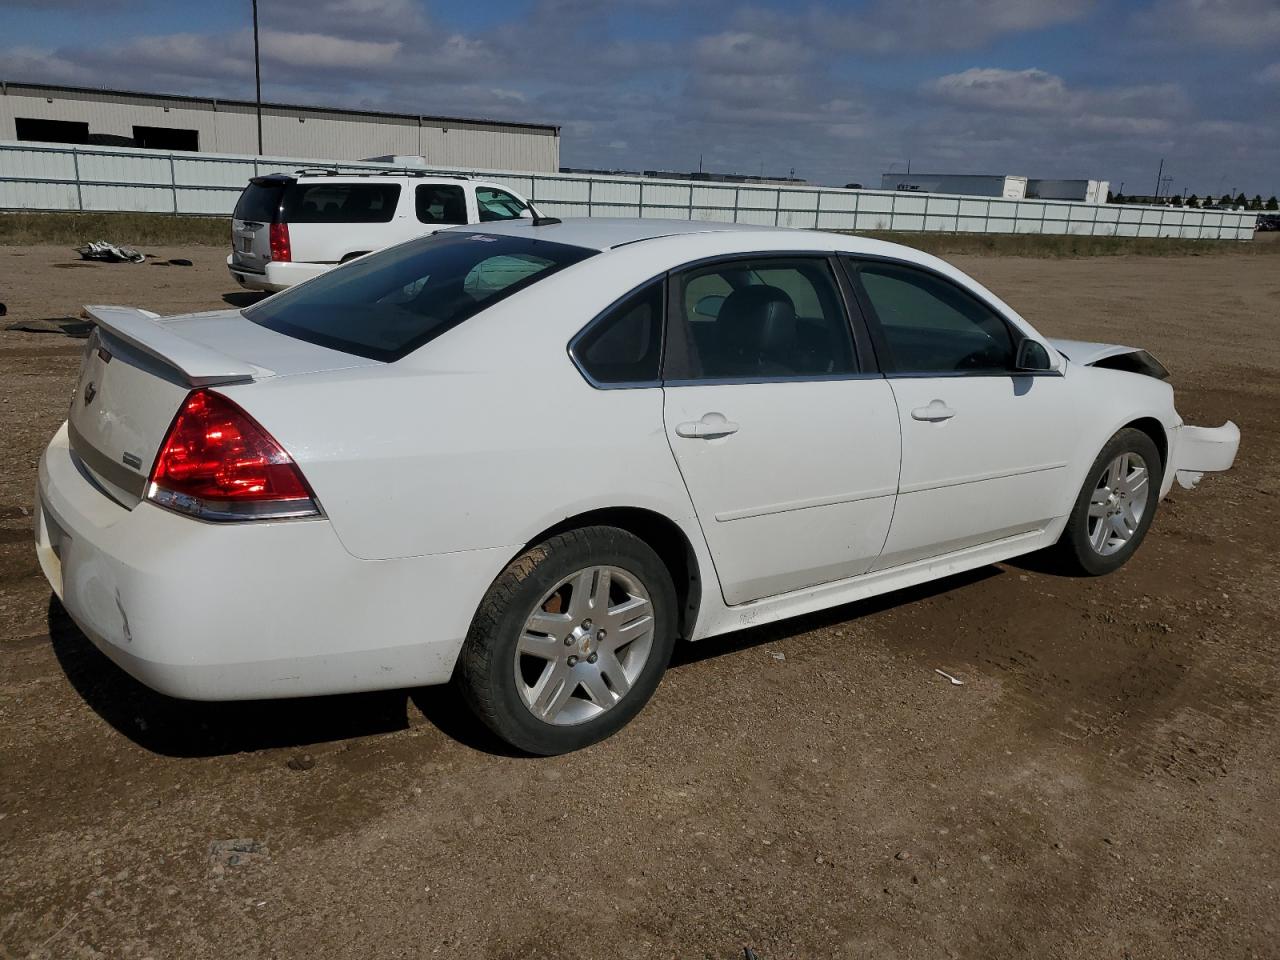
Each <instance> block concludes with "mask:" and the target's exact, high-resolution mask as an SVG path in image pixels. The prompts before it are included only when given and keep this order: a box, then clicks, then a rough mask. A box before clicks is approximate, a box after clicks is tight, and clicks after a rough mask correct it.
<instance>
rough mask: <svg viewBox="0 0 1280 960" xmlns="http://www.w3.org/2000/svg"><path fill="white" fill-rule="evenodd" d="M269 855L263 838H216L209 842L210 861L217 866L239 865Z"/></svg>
mask: <svg viewBox="0 0 1280 960" xmlns="http://www.w3.org/2000/svg"><path fill="white" fill-rule="evenodd" d="M266 856H267V845H266V844H265V843H263V842H262V841H261V840H250V839H237V840H214V841H213V842H212V843H210V844H209V862H210V863H211V864H212V865H213V866H214V867H215V868H217V867H239V866H243V865H244V864H246V863H250V862H252V861H253V860H255V859H259V858H263V857H266Z"/></svg>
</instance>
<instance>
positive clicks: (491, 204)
mask: <svg viewBox="0 0 1280 960" xmlns="http://www.w3.org/2000/svg"><path fill="white" fill-rule="evenodd" d="M476 206H478V207H479V208H480V219H481V220H482V221H488V220H515V219H516V218H518V217H519V216H520V215H521V214H522V213H524V210H525V205H524V204H523V203H521V202H520V201H519V200H517V199H516V198H515V197H513V196H512V195H511V194H509V193H507V191H505V190H498V189H497V188H496V187H476Z"/></svg>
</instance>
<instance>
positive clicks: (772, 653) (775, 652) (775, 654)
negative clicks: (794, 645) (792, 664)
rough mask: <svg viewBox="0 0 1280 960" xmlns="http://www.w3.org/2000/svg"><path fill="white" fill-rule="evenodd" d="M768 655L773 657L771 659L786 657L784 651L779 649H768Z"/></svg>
mask: <svg viewBox="0 0 1280 960" xmlns="http://www.w3.org/2000/svg"><path fill="white" fill-rule="evenodd" d="M769 656H771V657H773V659H775V660H785V659H787V655H786V654H785V653H783V652H782V651H781V650H770V651H769Z"/></svg>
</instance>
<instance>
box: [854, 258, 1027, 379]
mask: <svg viewBox="0 0 1280 960" xmlns="http://www.w3.org/2000/svg"><path fill="white" fill-rule="evenodd" d="M857 272H858V276H859V277H860V278H861V280H862V287H863V289H864V290H865V291H866V294H867V299H869V300H870V301H871V306H872V308H873V309H874V310H875V313H876V318H877V319H878V320H879V322H880V329H881V331H883V333H884V339H885V341H886V342H887V343H888V346H889V351H890V353H891V354H892V357H891V360H892V363H893V368H894V370H896V371H897V372H900V373H955V372H988V373H989V372H997V371H998V372H1009V371H1011V370H1012V369H1013V366H1014V345H1013V337H1012V335H1011V334H1010V332H1009V325H1008V324H1007V323H1005V321H1004V320H1003V319H1002V318H1001V317H999V316H998V315H997V314H996V313H995V312H994V311H992V310H991V308H990V307H988V306H986V305H985V304H983V303H981V302H980V301H979V300H978V299H977V298H975V297H973V296H970V295H969V294H967V293H965V292H964V291H963V290H961V289H960V288H959V287H957V286H956V285H955V284H953V283H951V282H949V281H947V280H944V279H943V278H941V277H938V276H935V275H933V274H931V273H927V272H925V271H923V270H915V269H912V268H911V267H903V266H898V265H897V264H882V263H863V264H861V265H859V266H858V267H857Z"/></svg>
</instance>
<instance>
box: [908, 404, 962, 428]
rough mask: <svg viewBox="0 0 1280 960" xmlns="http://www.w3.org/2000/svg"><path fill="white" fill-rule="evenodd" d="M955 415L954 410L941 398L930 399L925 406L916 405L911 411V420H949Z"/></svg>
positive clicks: (934, 421)
mask: <svg viewBox="0 0 1280 960" xmlns="http://www.w3.org/2000/svg"><path fill="white" fill-rule="evenodd" d="M955 415H956V412H955V411H954V410H952V409H951V408H950V407H948V406H947V405H946V404H945V403H943V402H942V401H941V400H930V401H929V405H928V406H927V407H916V408H915V409H914V410H912V411H911V417H912V419H913V420H927V421H928V422H929V423H938V422H940V421H942V420H950V419H951V418H952V417H954V416H955Z"/></svg>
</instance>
